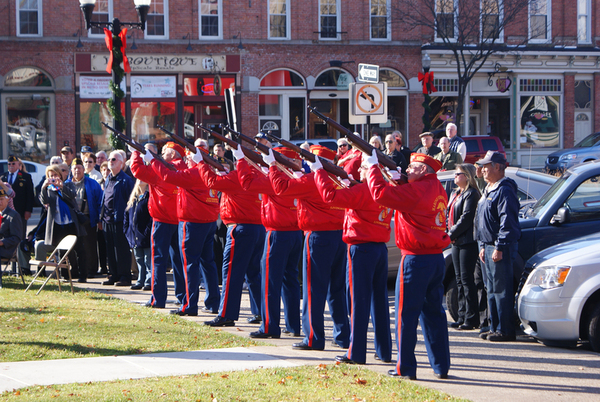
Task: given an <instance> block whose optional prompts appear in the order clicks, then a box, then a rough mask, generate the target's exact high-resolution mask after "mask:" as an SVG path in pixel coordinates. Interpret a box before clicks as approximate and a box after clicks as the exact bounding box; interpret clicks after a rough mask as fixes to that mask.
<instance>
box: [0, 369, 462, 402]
mask: <svg viewBox="0 0 600 402" xmlns="http://www.w3.org/2000/svg"><path fill="white" fill-rule="evenodd" d="M0 398H1V399H2V400H20V401H24V400H27V401H31V400H52V401H73V400H77V401H80V400H81V401H92V400H93V401H96V400H102V401H140V400H141V401H385V402H392V401H446V400H452V401H459V400H462V399H457V398H454V397H451V396H449V395H447V394H444V393H442V392H439V391H434V390H429V389H426V388H423V387H421V386H418V385H416V384H414V383H411V382H410V381H399V380H397V379H394V378H391V377H386V376H383V375H381V374H377V373H375V372H373V371H370V370H368V369H366V368H364V367H357V366H348V365H336V364H332V365H325V364H322V365H319V366H303V367H295V368H285V369H260V370H246V371H236V372H227V373H225V372H223V373H213V374H200V375H190V376H178V377H164V378H148V379H143V380H128V381H110V382H104V383H86V384H68V385H52V386H37V387H30V388H28V389H20V390H17V391H12V392H5V393H3V394H1V395H0Z"/></svg>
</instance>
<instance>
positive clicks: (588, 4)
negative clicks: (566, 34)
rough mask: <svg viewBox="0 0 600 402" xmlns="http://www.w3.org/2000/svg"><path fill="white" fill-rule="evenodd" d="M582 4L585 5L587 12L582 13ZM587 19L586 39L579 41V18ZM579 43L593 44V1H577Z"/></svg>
mask: <svg viewBox="0 0 600 402" xmlns="http://www.w3.org/2000/svg"><path fill="white" fill-rule="evenodd" d="M581 2H584V3H585V7H586V10H585V11H583V12H582V11H581V10H580V9H579V6H580V4H581ZM581 17H585V19H586V23H585V25H586V26H585V39H579V18H581ZM577 43H582V44H591V43H592V1H591V0H577Z"/></svg>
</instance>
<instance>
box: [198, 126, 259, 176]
mask: <svg viewBox="0 0 600 402" xmlns="http://www.w3.org/2000/svg"><path fill="white" fill-rule="evenodd" d="M196 126H197V127H198V128H199V129H201V130H203V131H206V132H207V133H208V134H210V135H212V136H213V137H215V138H216V139H217V140H220V141H223V142H224V143H226V144H227V145H229V146H230V147H231V148H234V149H238V148H240V147H241V148H240V149H241V150H242V152H243V153H244V156H245V157H246V158H248V159H249V160H250V161H251V162H253V163H255V164H256V165H260V166H265V167H267V168H268V167H269V165H267V164H266V163H265V161H263V158H261V156H260V155H259V154H257V153H256V152H254V151H253V150H251V149H248V148H246V147H244V146H242V145H241V144H238V143H237V142H236V141H234V140H232V139H231V138H227V137H225V136H224V135H221V134H219V133H218V132H216V131H214V130H211V129H210V128H208V127H204V126H203V125H202V124H198V123H196Z"/></svg>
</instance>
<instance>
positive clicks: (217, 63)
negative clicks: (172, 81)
mask: <svg viewBox="0 0 600 402" xmlns="http://www.w3.org/2000/svg"><path fill="white" fill-rule="evenodd" d="M108 56H109V55H108V53H100V54H92V57H91V60H92V61H91V62H92V66H91V67H92V71H99V72H100V71H106V65H107V63H108ZM127 58H128V59H129V65H130V66H131V71H132V72H142V71H144V72H162V71H177V72H184V73H185V72H188V73H207V72H208V73H210V72H213V73H214V72H221V71H225V70H226V69H227V56H210V55H189V56H187V55H185V56H182V55H160V56H159V55H156V54H128V55H127Z"/></svg>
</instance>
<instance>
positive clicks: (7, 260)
mask: <svg viewBox="0 0 600 402" xmlns="http://www.w3.org/2000/svg"><path fill="white" fill-rule="evenodd" d="M17 250H18V248H16V249H15V252H14V253H13V255H12V256H11V257H10V258H2V259H0V264H6V265H5V266H4V270H2V269H1V266H0V289H2V277H1V276H2V275H3V274H4V273H8V274H9V275H12V274H13V271H12V267H11V265H14V266H15V267H16V272H14V275H18V276H20V277H21V280H22V281H23V285H25V278H24V277H23V271H22V270H21V266H20V265H19V264H18V263H17ZM9 267H11V268H9Z"/></svg>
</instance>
